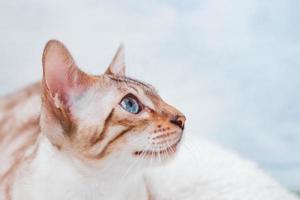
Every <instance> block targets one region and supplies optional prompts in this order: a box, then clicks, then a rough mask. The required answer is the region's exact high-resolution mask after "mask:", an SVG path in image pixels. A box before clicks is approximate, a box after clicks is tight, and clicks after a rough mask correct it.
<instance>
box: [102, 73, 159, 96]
mask: <svg viewBox="0 0 300 200" xmlns="http://www.w3.org/2000/svg"><path fill="white" fill-rule="evenodd" d="M107 77H108V78H109V79H110V80H111V81H112V83H113V84H115V85H116V86H118V87H122V86H123V87H134V88H138V89H141V90H143V91H144V92H145V93H146V94H147V95H150V96H159V95H158V93H157V90H156V89H155V88H154V87H153V86H152V85H150V84H148V83H145V82H142V81H139V80H137V79H133V78H130V77H125V76H107Z"/></svg>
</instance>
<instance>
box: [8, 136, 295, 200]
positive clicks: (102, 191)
mask: <svg viewBox="0 0 300 200" xmlns="http://www.w3.org/2000/svg"><path fill="white" fill-rule="evenodd" d="M186 145H188V148H187V146H186ZM122 156H123V155H122V153H120V154H116V155H114V156H112V157H110V158H109V159H110V160H107V161H106V162H105V164H104V165H103V166H102V167H101V168H100V169H99V168H90V167H87V166H84V165H82V163H80V162H78V161H75V160H72V159H70V157H68V156H66V155H64V154H62V153H60V152H58V151H57V150H56V149H55V148H54V147H53V146H52V145H51V144H50V143H49V141H48V140H47V139H45V138H44V139H43V141H42V142H41V146H40V148H39V152H38V155H37V157H36V159H35V160H34V162H33V163H32V164H31V165H30V166H29V167H28V168H26V169H24V170H23V171H22V172H20V174H19V177H18V178H17V183H16V184H15V185H14V191H13V199H14V200H24V199H30V200H41V199H43V200H48V199H49V200H50V199H51V200H53V199H64V200H65V199H72V200H94V199H95V200H96V199H98V200H99V199H105V200H110V199H112V200H122V199H130V200H134V199H137V200H143V199H147V194H146V189H145V187H144V178H145V180H146V183H147V185H148V188H149V189H150V191H151V193H152V195H153V197H154V199H156V200H185V199H189V200H227V199H228V200H234V199H243V200H252V199H253V200H268V199H270V200H296V199H297V198H296V197H295V196H293V195H292V194H290V193H289V192H287V191H286V190H285V189H284V188H283V187H281V186H280V185H279V184H278V183H276V182H275V181H274V180H272V179H271V178H269V177H268V176H267V175H265V174H264V173H263V172H262V171H261V170H260V169H258V168H257V167H256V166H255V165H254V164H253V163H251V162H249V161H246V160H243V159H241V158H239V157H238V156H236V155H234V154H232V153H230V152H228V151H226V150H224V149H222V148H220V147H218V146H216V145H214V144H212V143H210V142H208V141H205V140H197V141H196V142H193V143H192V144H191V143H190V142H189V141H185V142H184V144H183V146H182V147H181V149H180V151H179V154H178V156H177V157H176V158H175V159H174V160H173V161H172V162H170V163H169V164H167V165H165V166H163V167H156V168H149V169H148V170H147V171H146V172H145V173H144V174H143V173H136V171H135V170H131V172H130V170H129V171H128V168H127V167H125V166H128V165H130V163H128V162H132V161H126V160H122ZM122 163H123V165H122ZM126 173H128V174H127V176H124V175H125V174H126Z"/></svg>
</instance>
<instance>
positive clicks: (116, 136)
mask: <svg viewBox="0 0 300 200" xmlns="http://www.w3.org/2000/svg"><path fill="white" fill-rule="evenodd" d="M132 129H133V126H131V127H128V128H126V129H125V130H123V131H121V132H120V133H119V134H117V135H115V137H113V138H112V139H111V140H110V141H109V142H108V143H107V145H106V146H105V147H104V148H103V150H102V151H101V152H100V153H99V154H98V155H95V156H94V158H96V159H100V158H102V157H104V156H105V155H106V154H107V151H108V149H109V147H110V146H112V145H113V144H114V143H115V142H117V141H118V140H119V139H121V138H122V136H124V135H125V134H126V133H127V132H129V131H131V130H132Z"/></svg>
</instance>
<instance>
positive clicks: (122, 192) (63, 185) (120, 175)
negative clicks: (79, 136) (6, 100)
mask: <svg viewBox="0 0 300 200" xmlns="http://www.w3.org/2000/svg"><path fill="white" fill-rule="evenodd" d="M26 171H28V172H29V173H28V174H25V175H24V174H22V172H21V174H22V176H21V177H20V178H19V179H18V181H17V182H16V185H15V186H16V187H15V188H17V189H15V190H14V196H15V197H17V198H16V199H36V198H37V197H32V196H26V195H27V194H33V193H36V192H37V191H38V194H39V195H40V196H39V197H38V198H37V199H44V200H46V199H73V200H76V199H89V200H93V199H147V191H146V188H145V185H144V180H143V176H142V171H139V172H135V171H131V172H130V169H128V167H124V165H122V164H117V163H114V162H113V160H109V161H105V162H103V166H102V167H101V169H99V168H92V167H91V166H87V165H85V164H84V163H81V162H79V161H77V160H75V159H74V158H73V159H72V158H71V157H69V156H66V155H65V154H64V153H61V152H59V150H58V149H57V148H56V147H55V146H53V145H52V144H51V143H50V142H49V140H48V139H47V138H46V137H43V138H41V141H40V145H39V148H38V152H37V155H36V158H35V159H34V160H33V161H32V163H31V164H30V165H29V166H28V169H27V170H26ZM23 186H26V187H23ZM31 190H34V191H35V192H32V191H31ZM131 194H132V195H134V197H131ZM24 195H25V196H26V198H25V197H24Z"/></svg>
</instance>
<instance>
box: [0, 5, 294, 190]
mask: <svg viewBox="0 0 300 200" xmlns="http://www.w3.org/2000/svg"><path fill="white" fill-rule="evenodd" d="M299 10H300V1H299V0H285V1H282V0H273V1H266V0H244V1H239V0H226V1H225V0H224V1H223V0H219V1H215V0H199V1H195V0H190V1H180V0H173V1H171V0H169V1H158V0H145V1H114V0H112V1H99V0H85V1H60V0H52V1H38V0H27V1H21V0H20V1H18V0H9V1H7V0H0V95H5V94H7V93H10V92H12V91H14V90H16V89H18V88H21V87H24V86H25V85H27V84H29V83H31V82H34V81H36V80H39V79H40V78H41V76H42V66H41V54H42V50H43V47H44V44H45V43H46V42H47V40H49V39H52V38H56V39H59V40H61V41H63V42H64V43H65V44H66V45H67V46H68V48H69V49H70V50H71V52H72V53H73V55H74V57H75V60H77V63H78V64H79V66H81V68H82V69H83V70H85V71H87V72H89V73H94V74H99V73H102V72H103V71H104V70H105V68H106V67H107V66H108V64H109V63H110V60H111V59H112V56H113V54H114V52H115V50H116V49H117V47H118V45H119V44H120V43H121V42H123V43H124V44H125V47H126V54H127V55H126V59H127V60H126V63H127V67H128V68H127V69H128V74H129V75H130V76H132V77H135V78H138V79H141V80H144V81H146V82H150V83H152V84H153V85H154V86H156V87H157V89H158V90H159V92H160V94H161V96H162V97H163V98H165V99H166V100H167V101H168V102H170V103H171V104H173V105H176V106H177V107H179V108H180V109H181V110H182V111H183V112H184V113H185V114H186V116H187V117H188V124H187V132H188V133H189V134H193V135H197V136H200V137H205V138H210V139H211V140H214V141H216V142H217V143H219V144H221V145H222V146H225V147H226V148H228V149H231V150H233V151H236V152H238V153H239V154H240V155H241V156H242V157H245V158H248V159H251V160H254V161H256V162H257V163H258V164H259V165H260V166H261V167H262V168H263V169H265V170H266V171H267V173H269V174H270V175H272V176H273V177H274V178H276V179H277V180H278V181H279V182H281V183H282V184H284V185H285V186H286V187H288V188H289V189H290V190H293V191H297V190H298V191H299V190H300V156H299V155H300V123H299V122H300V92H299V88H300V78H299V76H300V12H299Z"/></svg>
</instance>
